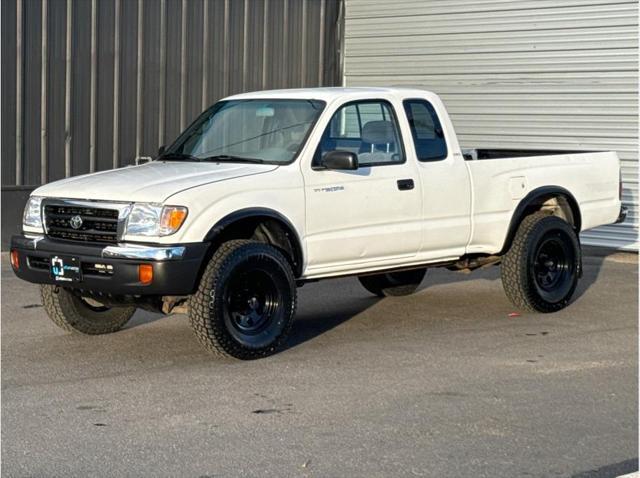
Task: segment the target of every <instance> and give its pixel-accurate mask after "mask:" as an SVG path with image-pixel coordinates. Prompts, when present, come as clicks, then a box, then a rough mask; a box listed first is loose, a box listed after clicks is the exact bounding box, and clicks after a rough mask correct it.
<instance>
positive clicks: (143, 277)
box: [138, 264, 153, 285]
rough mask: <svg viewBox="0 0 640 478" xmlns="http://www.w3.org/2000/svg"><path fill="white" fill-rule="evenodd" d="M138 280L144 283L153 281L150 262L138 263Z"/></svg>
mask: <svg viewBox="0 0 640 478" xmlns="http://www.w3.org/2000/svg"><path fill="white" fill-rule="evenodd" d="M138 280H139V281H140V282H142V283H143V284H144V285H148V284H151V282H153V266H152V265H151V264H140V265H139V266H138Z"/></svg>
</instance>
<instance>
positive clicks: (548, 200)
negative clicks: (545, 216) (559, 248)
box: [500, 186, 582, 254]
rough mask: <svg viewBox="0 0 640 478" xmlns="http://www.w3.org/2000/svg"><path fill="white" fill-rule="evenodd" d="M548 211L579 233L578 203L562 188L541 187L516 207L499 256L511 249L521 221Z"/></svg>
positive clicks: (530, 193)
mask: <svg viewBox="0 0 640 478" xmlns="http://www.w3.org/2000/svg"><path fill="white" fill-rule="evenodd" d="M542 210H549V211H550V212H551V214H552V215H554V216H558V217H560V218H562V219H564V220H565V221H567V222H568V223H569V224H570V225H571V226H572V227H573V228H574V230H575V231H576V233H579V232H580V230H581V227H582V216H581V213H580V207H579V205H578V201H577V200H576V198H575V197H574V196H573V194H571V193H570V192H569V191H568V190H567V189H565V188H563V187H562V186H542V187H539V188H536V189H534V190H533V191H531V192H529V194H527V195H526V196H525V197H524V198H523V199H522V200H521V201H520V202H519V203H518V205H517V206H516V208H515V210H514V212H513V215H512V216H511V221H510V223H509V229H508V230H507V235H506V238H505V241H504V244H503V246H502V250H501V251H500V254H504V253H506V252H507V250H509V248H510V247H511V243H512V242H513V238H514V237H515V234H516V231H517V230H518V227H519V226H520V223H521V222H522V220H523V219H524V218H525V217H527V216H528V215H530V214H533V213H534V212H537V211H542Z"/></svg>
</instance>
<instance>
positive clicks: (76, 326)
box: [40, 285, 136, 335]
mask: <svg viewBox="0 0 640 478" xmlns="http://www.w3.org/2000/svg"><path fill="white" fill-rule="evenodd" d="M40 295H41V297H42V305H43V307H44V310H45V311H46V313H47V315H48V316H49V318H50V319H51V320H52V321H53V323H54V324H56V325H57V326H58V327H60V328H61V329H64V330H66V331H67V332H74V333H80V334H86V335H102V334H110V333H112V332H117V331H118V330H120V329H121V328H122V327H124V325H125V324H126V323H127V322H128V321H129V319H130V318H131V316H132V315H133V314H134V313H135V311H136V308H135V307H131V306H126V307H96V306H92V305H90V304H88V303H87V302H85V301H84V300H83V299H81V298H80V297H78V296H77V295H75V294H74V293H72V292H70V291H68V290H66V289H64V288H62V287H58V286H55V285H41V286H40Z"/></svg>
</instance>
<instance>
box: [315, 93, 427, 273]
mask: <svg viewBox="0 0 640 478" xmlns="http://www.w3.org/2000/svg"><path fill="white" fill-rule="evenodd" d="M335 150H344V151H350V152H353V153H355V154H356V155H357V156H358V162H359V167H358V169H357V170H329V169H326V168H323V166H322V161H321V160H322V157H323V156H324V155H326V154H327V153H329V152H331V151H335ZM303 169H304V170H303V175H304V180H305V198H306V244H307V257H308V260H307V270H306V271H305V275H317V276H320V275H332V274H333V273H336V272H340V271H348V270H362V269H366V268H367V267H373V266H379V267H384V265H385V264H390V265H394V266H395V265H398V264H399V263H402V262H410V260H411V258H412V257H414V256H415V255H416V254H417V252H418V250H419V248H420V244H421V232H422V231H421V214H422V191H421V184H420V176H419V171H418V168H417V165H416V164H415V163H414V162H411V163H410V162H408V161H407V156H406V154H405V150H404V144H403V141H402V136H401V132H400V127H399V125H398V121H397V114H396V110H395V108H394V106H393V105H392V103H391V102H389V101H386V100H382V99H380V100H364V101H357V102H350V103H346V104H343V105H342V106H340V107H339V108H337V110H336V111H335V112H334V114H333V116H332V118H331V120H330V121H329V123H328V125H327V126H326V128H325V130H324V132H323V134H322V137H321V140H320V142H319V144H318V146H317V149H316V151H315V155H314V158H313V162H312V164H311V167H309V165H308V164H307V165H304V166H303Z"/></svg>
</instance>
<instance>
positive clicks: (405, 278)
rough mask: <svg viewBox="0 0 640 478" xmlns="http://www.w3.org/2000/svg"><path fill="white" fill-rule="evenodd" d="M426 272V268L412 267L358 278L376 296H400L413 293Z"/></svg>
mask: <svg viewBox="0 0 640 478" xmlns="http://www.w3.org/2000/svg"><path fill="white" fill-rule="evenodd" d="M426 273H427V269H414V270H409V271H400V272H387V273H384V274H374V275H367V276H360V277H358V280H359V281H360V283H361V284H362V286H363V287H364V288H365V289H367V290H368V291H369V292H371V293H372V294H375V295H377V296H378V297H386V296H401V295H409V294H413V293H414V292H415V291H416V289H417V288H418V286H419V285H420V283H421V282H422V279H424V276H425V275H426Z"/></svg>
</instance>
